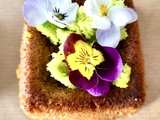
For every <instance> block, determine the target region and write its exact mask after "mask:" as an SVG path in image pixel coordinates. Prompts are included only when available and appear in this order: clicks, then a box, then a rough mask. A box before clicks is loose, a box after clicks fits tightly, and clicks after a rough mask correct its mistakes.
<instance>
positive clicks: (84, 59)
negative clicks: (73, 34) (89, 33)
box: [67, 40, 104, 80]
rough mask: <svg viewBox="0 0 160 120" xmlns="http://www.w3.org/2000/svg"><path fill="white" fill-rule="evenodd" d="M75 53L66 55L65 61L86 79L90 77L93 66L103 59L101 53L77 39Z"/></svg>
mask: <svg viewBox="0 0 160 120" xmlns="http://www.w3.org/2000/svg"><path fill="white" fill-rule="evenodd" d="M74 48H75V53H72V54H70V55H68V56H67V62H68V65H69V67H70V68H71V70H79V72H80V73H81V74H82V75H83V76H84V77H86V78H87V79H88V80H90V78H91V77H92V75H93V73H94V70H95V66H96V65H99V64H100V63H101V62H103V61H104V57H103V55H102V53H101V52H100V51H98V50H96V49H95V48H92V47H91V46H89V45H88V44H87V43H85V42H84V41H82V40H79V41H77V42H76V43H75V46H74Z"/></svg>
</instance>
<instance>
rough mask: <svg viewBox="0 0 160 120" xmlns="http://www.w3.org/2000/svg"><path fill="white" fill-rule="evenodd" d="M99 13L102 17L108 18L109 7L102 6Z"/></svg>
mask: <svg viewBox="0 0 160 120" xmlns="http://www.w3.org/2000/svg"><path fill="white" fill-rule="evenodd" d="M98 11H99V13H100V14H101V16H106V15H107V11H108V10H107V5H105V4H102V5H101V6H100V8H99V10H98Z"/></svg>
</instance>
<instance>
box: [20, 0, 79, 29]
mask: <svg viewBox="0 0 160 120" xmlns="http://www.w3.org/2000/svg"><path fill="white" fill-rule="evenodd" d="M78 7H79V5H78V4H77V3H72V1H71V0H27V1H26V2H25V3H24V5H23V8H22V13H23V16H24V19H25V21H26V22H27V23H28V24H29V25H30V26H33V27H37V26H38V25H41V24H43V23H45V22H46V21H49V22H51V23H53V24H55V25H56V26H58V27H60V28H65V27H66V25H69V24H71V23H73V22H74V21H75V19H76V12H77V9H78Z"/></svg>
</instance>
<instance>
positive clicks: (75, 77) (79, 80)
mask: <svg viewBox="0 0 160 120" xmlns="http://www.w3.org/2000/svg"><path fill="white" fill-rule="evenodd" d="M69 79H70V82H71V83H72V84H73V85H74V86H76V87H78V88H81V89H83V90H88V89H91V88H93V87H95V86H96V85H97V84H98V82H99V79H98V76H97V74H96V73H95V72H94V74H93V76H92V77H91V79H90V80H88V79H87V78H86V77H83V76H82V75H81V74H80V72H79V71H78V70H75V71H71V72H70V73H69Z"/></svg>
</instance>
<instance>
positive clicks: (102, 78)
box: [64, 33, 123, 96]
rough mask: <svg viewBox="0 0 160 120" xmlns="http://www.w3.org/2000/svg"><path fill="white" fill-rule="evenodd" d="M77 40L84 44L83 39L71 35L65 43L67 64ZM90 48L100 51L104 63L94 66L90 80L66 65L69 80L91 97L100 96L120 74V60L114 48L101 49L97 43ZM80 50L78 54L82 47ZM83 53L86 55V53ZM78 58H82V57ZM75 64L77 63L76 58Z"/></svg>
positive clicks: (79, 36) (76, 35)
mask: <svg viewBox="0 0 160 120" xmlns="http://www.w3.org/2000/svg"><path fill="white" fill-rule="evenodd" d="M79 40H82V41H84V42H85V39H84V38H83V37H82V36H81V35H78V34H74V33H72V34H70V36H69V37H68V38H67V40H66V41H65V43H64V55H65V58H66V62H67V64H68V63H69V61H67V57H68V56H69V55H71V54H74V53H75V52H77V51H76V50H75V49H76V48H75V44H76V43H77V42H78V41H79ZM91 48H93V49H96V50H97V51H100V52H101V53H102V55H103V57H104V61H103V62H101V63H100V64H99V65H96V66H95V70H94V72H93V75H92V76H91V77H90V79H87V78H86V77H84V76H83V73H81V72H80V71H79V69H77V70H76V69H74V70H72V69H71V67H70V64H68V69H69V79H70V81H71V83H72V84H73V85H75V86H76V87H78V88H81V89H83V90H85V91H87V92H88V93H90V94H91V95H93V96H101V95H104V94H105V93H107V92H108V91H109V89H110V83H111V82H113V81H114V80H116V79H117V78H118V76H119V75H120V74H121V72H122V69H123V64H122V59H121V56H120V54H119V53H118V51H117V50H116V49H115V48H111V47H102V46H101V45H99V44H98V43H97V42H95V43H94V44H93V46H92V47H91ZM80 50H82V51H79V53H82V52H83V51H84V50H83V47H82V49H80ZM85 53H86V54H87V52H85ZM80 56H81V57H82V55H80ZM94 57H95V56H94ZM84 59H85V58H84ZM96 59H97V58H96ZM75 62H77V61H76V58H75ZM89 64H90V63H89ZM79 67H80V66H79Z"/></svg>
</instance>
